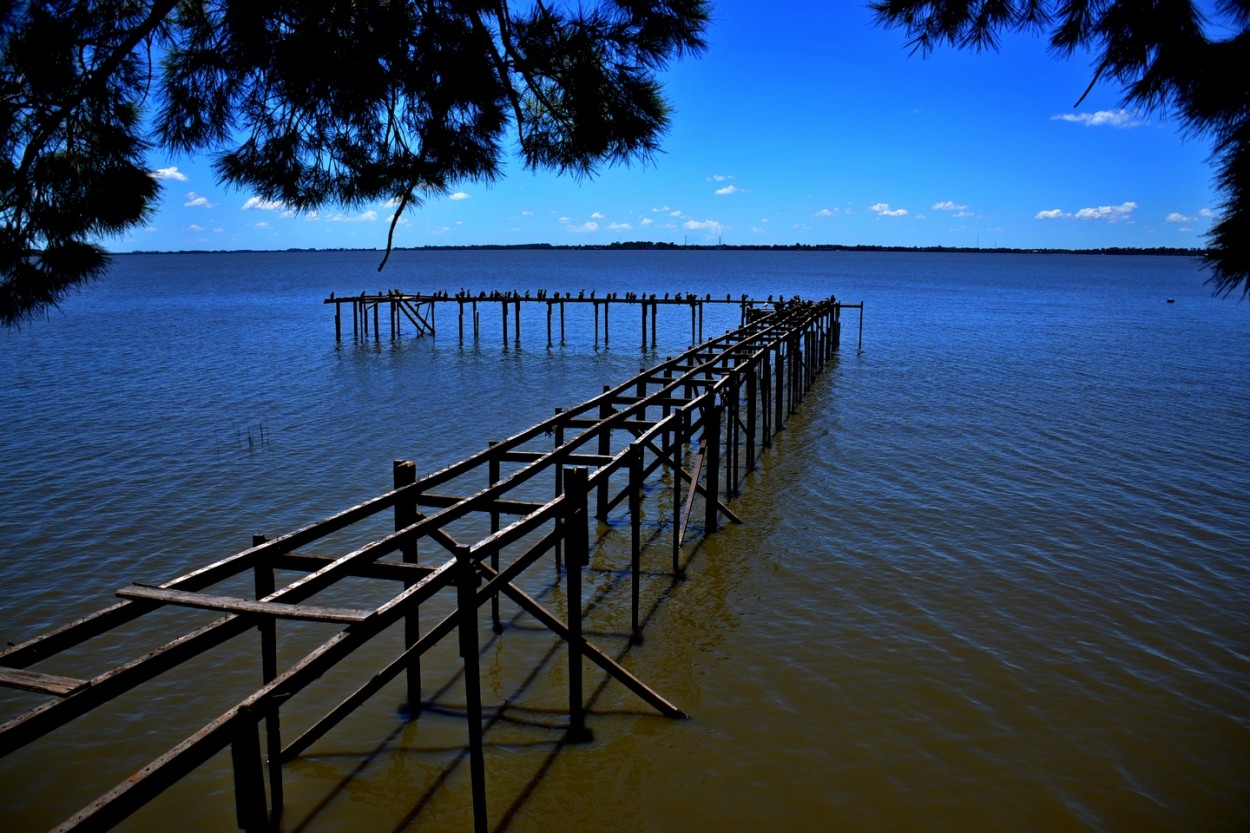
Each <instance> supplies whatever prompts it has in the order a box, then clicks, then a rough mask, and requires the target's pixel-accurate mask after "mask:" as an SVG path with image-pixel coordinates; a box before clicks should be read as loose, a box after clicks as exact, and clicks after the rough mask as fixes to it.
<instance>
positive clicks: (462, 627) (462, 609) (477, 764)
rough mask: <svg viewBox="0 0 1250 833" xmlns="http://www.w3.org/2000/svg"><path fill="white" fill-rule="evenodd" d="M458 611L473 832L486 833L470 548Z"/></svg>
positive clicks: (464, 554)
mask: <svg viewBox="0 0 1250 833" xmlns="http://www.w3.org/2000/svg"><path fill="white" fill-rule="evenodd" d="M455 565H456V609H457V613H458V614H459V621H458V622H457V630H458V631H459V633H460V657H461V660H462V661H463V663H464V699H465V718H466V722H467V723H468V729H469V771H470V789H471V791H472V794H473V829H474V830H475V831H476V833H486V831H487V830H488V829H489V825H488V824H487V818H486V758H485V754H484V752H483V750H482V679H481V674H480V672H479V670H478V636H477V583H478V578H477V568H476V566H475V564H474V560H473V554H472V553H471V552H470V550H469V548H468V547H467V546H461V547H457V548H456V555H455Z"/></svg>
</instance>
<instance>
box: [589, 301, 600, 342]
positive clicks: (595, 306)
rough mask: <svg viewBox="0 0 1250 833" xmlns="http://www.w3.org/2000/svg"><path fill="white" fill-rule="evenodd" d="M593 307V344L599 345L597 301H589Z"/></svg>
mask: <svg viewBox="0 0 1250 833" xmlns="http://www.w3.org/2000/svg"><path fill="white" fill-rule="evenodd" d="M590 303H591V304H593V305H594V308H595V346H596V347H598V346H599V302H598V301H591V302H590Z"/></svg>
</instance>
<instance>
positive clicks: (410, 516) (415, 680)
mask: <svg viewBox="0 0 1250 833" xmlns="http://www.w3.org/2000/svg"><path fill="white" fill-rule="evenodd" d="M391 468H392V476H393V477H392V480H393V483H394V486H395V488H396V489H402V488H403V487H405V486H411V485H412V484H413V483H416V482H417V464H416V463H414V462H413V461H411V460H395V461H393V462H392V463H391ZM416 522H417V498H416V496H415V495H412V496H406V497H403V498H401V499H399V500H397V501H395V531H396V532H399V531H400V530H403V529H407V528H408V527H410V526H412V525H413V524H415V523H416ZM399 551H400V554H401V556H402V558H403V561H404V563H405V564H417V563H419V558H418V551H417V540H416V538H412V539H411V540H408V539H406V540H404V542H403V543H401V544H400V545H399ZM414 584H416V582H415V581H413V580H412V579H404V589H405V590H407V589H408V588H410V587H412V586H413V585H414ZM420 638H421V613H420V607H419V606H418V605H413V606H412V609H411V611H409V612H408V613H407V614H405V615H404V650H405V651H406V650H408V649H409V648H411V647H412V646H413V645H416V644H417V640H418V639H420ZM405 677H406V682H407V684H408V692H407V693H408V718H409V719H410V720H415V719H416V718H417V717H419V716H420V715H421V655H420V654H417V655H415V656H413V657H412V659H411V660H410V661H409V662H408V667H407V669H406V671H405Z"/></svg>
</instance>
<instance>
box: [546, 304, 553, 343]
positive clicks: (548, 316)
mask: <svg viewBox="0 0 1250 833" xmlns="http://www.w3.org/2000/svg"><path fill="white" fill-rule="evenodd" d="M553 305H554V302H552V301H548V302H547V346H548V347H550V346H551V308H552V306H553Z"/></svg>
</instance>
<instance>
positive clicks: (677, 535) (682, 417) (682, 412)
mask: <svg viewBox="0 0 1250 833" xmlns="http://www.w3.org/2000/svg"><path fill="white" fill-rule="evenodd" d="M688 414H689V411H687V410H686V409H685V408H680V409H678V411H677V419H676V420H675V422H676V423H677V424H676V425H675V426H674V427H673V447H672V451H673V461H672V462H673V575H674V577H676V576H680V575H681V508H682V506H681V504H682V500H681V481H682V479H683V478H682V476H681V475H682V470H683V468H684V467H685V464H686V442H687V441H686V422H687V420H688V419H689V416H688ZM690 488H691V489H692V490H693V489H694V484H693V483H691V484H690Z"/></svg>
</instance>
